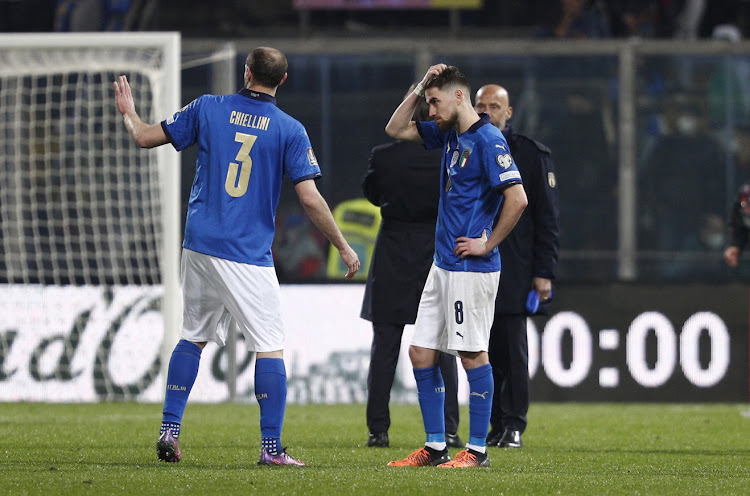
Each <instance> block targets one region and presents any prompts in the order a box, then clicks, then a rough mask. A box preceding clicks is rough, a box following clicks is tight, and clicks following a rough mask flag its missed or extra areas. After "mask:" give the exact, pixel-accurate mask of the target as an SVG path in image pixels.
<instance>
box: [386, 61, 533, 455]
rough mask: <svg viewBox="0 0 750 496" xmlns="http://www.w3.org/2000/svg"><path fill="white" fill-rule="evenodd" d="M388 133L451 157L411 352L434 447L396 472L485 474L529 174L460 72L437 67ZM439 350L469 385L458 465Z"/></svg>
mask: <svg viewBox="0 0 750 496" xmlns="http://www.w3.org/2000/svg"><path fill="white" fill-rule="evenodd" d="M419 98H425V100H426V101H427V103H428V104H429V106H430V118H431V119H432V121H429V122H413V121H412V120H411V116H412V114H413V112H414V108H415V107H416V104H417V100H418V99H419ZM385 130H386V132H387V133H388V135H389V136H391V137H392V138H396V139H401V140H408V141H415V142H418V143H424V146H425V148H427V149H428V150H431V149H434V148H440V149H442V150H443V159H442V174H441V179H440V187H441V190H440V204H439V207H438V219H437V224H436V227H435V255H434V259H433V265H432V268H431V269H430V273H429V275H428V276H427V282H426V283H425V287H424V290H423V292H422V297H421V299H420V303H419V310H418V312H417V320H416V322H415V324H414V325H415V328H414V334H413V337H412V342H411V346H410V347H409V357H410V358H411V362H412V366H413V367H414V377H415V379H416V382H417V391H418V396H419V406H420V409H421V411H422V420H423V422H424V428H425V433H426V437H427V439H426V442H425V446H424V447H423V448H420V449H418V450H416V451H414V452H413V453H411V454H410V455H409V456H408V457H406V458H405V459H403V460H396V461H392V462H390V463H389V464H388V466H391V467H404V466H425V465H439V466H440V467H445V468H460V467H487V466H489V462H490V461H489V458H488V457H487V452H486V451H487V450H486V446H485V443H486V438H487V431H488V429H489V420H490V411H491V407H492V395H493V390H494V383H493V379H492V367H491V366H490V364H489V359H488V355H487V350H488V348H489V339H490V327H491V325H492V320H493V316H494V309H495V296H496V294H497V288H498V282H499V278H500V255H499V252H498V249H497V246H498V245H499V244H500V242H501V241H502V240H503V239H505V237H506V236H507V235H508V233H510V231H511V230H512V229H513V226H515V224H516V222H517V221H518V219H519V218H520V216H521V213H522V212H523V210H524V209H525V208H526V204H527V199H526V193H525V192H524V189H523V184H522V182H521V174H520V173H519V172H518V168H517V167H516V164H515V162H514V161H513V157H512V156H511V154H510V149H509V147H508V143H507V142H506V141H505V138H504V137H503V134H502V133H501V132H500V130H499V129H497V128H496V127H495V126H493V125H492V124H491V123H490V120H489V117H488V116H487V115H483V117H481V118H480V116H479V115H478V114H477V113H476V111H475V110H474V107H473V106H472V103H471V89H470V86H469V82H468V81H467V80H466V77H465V76H464V75H463V74H461V72H459V70H458V68H456V67H453V66H447V65H445V64H438V65H434V66H432V67H430V68H429V70H428V71H427V73H426V74H425V76H424V78H422V81H421V82H420V83H419V84H418V85H417V87H416V88H415V89H414V91H413V92H412V93H410V94H408V95H407V96H406V98H405V99H404V101H403V102H401V104H400V105H399V106H398V108H396V110H395V111H394V113H393V115H392V116H391V119H390V121H389V122H388V124H387V125H386V128H385ZM501 208H502V210H500V215H499V218H498V221H497V223H496V224H495V223H494V220H495V216H496V214H497V213H498V210H499V209H501ZM493 224H494V226H493ZM438 351H445V352H449V353H454V354H458V356H459V357H460V359H461V364H462V365H463V367H464V370H465V371H466V376H467V378H468V380H469V441H468V443H467V444H466V449H464V450H462V451H459V452H458V453H457V454H456V456H455V458H454V459H452V460H451V458H450V455H449V454H448V449H447V447H446V443H445V422H444V419H443V415H444V414H443V404H444V401H445V386H444V383H443V378H442V376H441V375H440V369H439V368H438V367H437V358H438Z"/></svg>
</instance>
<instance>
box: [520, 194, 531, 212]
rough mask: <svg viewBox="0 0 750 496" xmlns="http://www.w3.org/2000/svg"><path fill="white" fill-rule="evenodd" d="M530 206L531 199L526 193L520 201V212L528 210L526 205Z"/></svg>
mask: <svg viewBox="0 0 750 496" xmlns="http://www.w3.org/2000/svg"><path fill="white" fill-rule="evenodd" d="M528 206H529V199H528V198H526V196H525V195H524V197H523V198H521V199H520V200H519V202H518V212H519V213H523V211H524V210H526V207H528Z"/></svg>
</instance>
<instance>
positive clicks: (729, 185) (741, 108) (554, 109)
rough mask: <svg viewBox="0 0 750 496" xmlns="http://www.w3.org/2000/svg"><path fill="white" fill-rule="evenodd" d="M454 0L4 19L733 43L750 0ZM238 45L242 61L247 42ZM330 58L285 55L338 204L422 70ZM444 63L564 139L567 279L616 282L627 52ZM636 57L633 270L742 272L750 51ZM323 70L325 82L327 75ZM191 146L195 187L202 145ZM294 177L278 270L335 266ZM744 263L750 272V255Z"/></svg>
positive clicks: (145, 27) (92, 11)
mask: <svg viewBox="0 0 750 496" xmlns="http://www.w3.org/2000/svg"><path fill="white" fill-rule="evenodd" d="M303 14H304V15H303ZM454 14H457V15H458V20H459V26H460V27H459V28H456V26H455V25H453V26H452V27H451V28H450V29H449V14H448V11H447V10H445V9H437V10H408V9H403V10H397V11H394V10H377V9H356V8H353V9H319V10H310V11H305V12H304V13H303V12H302V11H300V10H298V9H296V8H295V6H294V1H293V0H278V1H264V0H242V1H241V0H225V1H219V2H206V1H204V0H0V32H54V31H62V32H65V31H79V32H80V31H180V32H181V34H182V37H183V39H190V38H196V39H198V38H226V39H239V38H243V37H247V38H254V39H258V38H263V39H269V41H268V44H270V45H272V43H273V41H272V38H273V37H275V36H276V37H298V36H302V35H304V36H308V37H316V36H330V37H359V36H361V37H368V38H378V37H379V36H388V37H390V36H393V35H394V34H398V35H399V36H416V37H418V36H419V33H420V32H424V33H428V32H430V33H431V32H433V31H434V32H435V33H443V34H444V35H445V36H446V38H447V39H450V38H453V37H455V38H465V39H474V38H475V37H486V38H498V39H508V40H511V39H548V40H549V39H571V40H585V39H633V38H637V39H641V40H650V39H660V40H664V39H678V40H701V39H703V40H714V41H717V42H718V41H721V42H724V43H737V42H740V41H742V40H743V39H745V38H746V37H747V36H749V35H750V0H722V1H709V0H652V1H648V0H525V1H517V0H484V2H482V4H481V7H480V8H479V9H467V10H461V11H458V12H456V13H454ZM455 19H456V18H455V17H454V19H453V21H451V22H454V23H455ZM301 43H304V41H303V40H301ZM238 58H241V59H243V60H244V54H238ZM318 62H319V60H312V57H307V58H305V57H304V56H299V57H295V56H292V57H290V72H291V71H294V74H293V77H290V78H289V81H288V82H287V83H286V84H285V86H284V88H282V90H281V91H280V96H279V97H280V101H281V100H283V105H282V106H283V107H284V108H285V110H287V111H290V113H291V114H292V115H294V116H295V117H297V118H298V119H299V120H300V121H302V122H303V123H304V124H305V125H306V126H307V127H308V131H309V133H310V136H311V139H312V142H313V146H314V147H315V149H316V153H318V157H319V159H320V158H322V165H323V170H324V173H325V176H324V177H325V181H326V182H324V183H322V184H321V191H323V193H324V195H325V197H326V198H327V199H328V201H329V202H330V203H331V207H332V208H334V207H335V206H336V205H337V204H339V203H341V202H344V201H346V200H348V199H351V198H357V197H361V196H362V194H361V190H360V180H361V177H362V174H363V173H364V171H365V169H366V165H367V156H368V153H369V150H370V149H371V148H372V146H374V145H377V144H380V143H382V142H385V141H387V137H386V136H385V134H384V133H383V126H384V125H385V122H387V119H388V115H387V114H388V112H385V111H383V110H381V107H382V109H386V111H387V110H388V109H392V108H393V107H394V106H395V105H396V104H397V99H398V98H399V97H400V95H402V93H403V90H404V89H405V88H407V87H408V85H409V84H410V83H411V80H410V79H411V77H412V76H413V67H412V65H411V63H412V61H410V60H409V59H408V58H407V62H400V61H398V60H397V61H395V62H394V61H393V60H388V61H383V60H382V57H380V59H378V56H377V55H375V56H373V57H372V58H370V59H368V58H366V57H362V56H358V57H350V58H347V57H339V58H337V59H335V60H334V59H332V60H330V61H328V66H326V67H324V68H322V67H321V64H319V63H318ZM448 62H449V63H454V64H455V65H458V66H459V67H460V68H461V69H462V70H464V72H465V73H466V74H467V76H468V77H469V80H470V81H471V82H472V84H473V85H476V87H479V86H480V85H482V84H488V83H502V84H503V85H504V86H506V87H507V88H508V89H509V90H510V91H511V95H512V98H513V99H514V100H515V101H516V102H517V103H516V104H515V105H514V106H515V107H516V112H515V113H514V121H513V122H512V124H513V125H514V127H515V128H516V129H518V130H520V131H521V132H524V133H525V134H528V135H530V136H532V137H534V138H536V139H539V140H540V141H542V142H544V143H545V144H546V145H548V146H549V147H550V148H551V149H552V152H553V156H554V159H555V162H556V163H557V164H558V181H559V183H560V191H561V205H562V209H561V213H562V215H561V223H562V232H561V248H562V256H561V263H560V266H559V277H560V278H561V279H564V280H571V281H576V280H617V278H618V274H617V268H616V264H615V263H614V259H613V257H614V255H613V254H615V253H616V252H617V250H618V227H617V222H616V221H617V211H618V180H619V176H618V163H619V159H620V157H619V155H618V151H619V150H618V143H619V142H618V132H617V130H618V124H619V123H618V119H619V116H618V97H619V94H618V85H619V81H618V60H617V59H616V58H615V57H611V56H582V57H577V58H576V57H572V58H571V57H533V56H531V57H524V54H519V56H518V57H516V58H513V57H498V58H497V59H494V60H481V61H480V60H477V58H476V57H475V58H472V57H470V56H456V57H453V59H452V60H449V61H448ZM239 64H241V61H240V60H238V65H239ZM488 67H495V68H496V70H495V72H492V71H489V70H488ZM324 70H326V71H329V73H327V75H326V77H322V76H321V74H322V71H324ZM637 72H638V81H637V87H636V105H637V111H636V120H637V124H636V126H637V138H636V140H637V163H638V171H637V173H638V174H637V176H638V177H637V188H638V207H637V208H638V214H637V215H638V219H637V234H638V251H639V254H640V255H642V256H641V257H640V259H639V275H638V277H639V279H643V280H647V279H649V278H654V279H659V280H664V279H667V280H685V279H697V278H702V279H705V278H719V279H722V278H724V279H725V278H727V277H734V276H736V275H737V271H735V272H731V271H729V270H728V269H727V267H725V266H724V265H723V264H722V262H721V250H722V248H723V246H724V244H725V242H726V233H725V219H726V213H727V210H728V206H729V204H730V202H731V200H732V196H733V194H734V192H735V191H736V190H737V187H738V186H739V185H740V184H742V183H743V182H744V181H747V180H750V54H740V55H732V56H731V57H730V56H727V57H720V56H695V57H693V56H689V57H688V56H666V55H662V54H656V55H653V56H644V57H642V58H641V59H640V60H639V61H638V68H637ZM323 80H325V81H327V84H328V85H329V87H328V88H321V87H319V86H318V85H321V86H322V85H323V83H322V82H321V81H323ZM530 80H532V81H533V84H529V81H530ZM237 84H238V85H239V84H241V81H238V82H237ZM324 89H325V90H328V91H330V92H331V94H332V95H333V96H334V98H333V102H334V104H337V105H335V106H334V108H332V109H331V111H330V113H331V116H330V121H331V122H330V123H326V122H320V121H321V120H322V119H321V118H320V117H319V115H318V114H319V113H320V112H319V108H320V105H321V104H322V103H323V102H322V100H323V98H322V97H318V96H316V97H313V98H311V96H310V91H312V92H313V93H314V94H315V95H317V94H318V93H317V92H321V91H323V90H324ZM208 90H209V89H208V88H207V87H206V85H205V78H204V77H202V76H199V75H196V73H195V70H193V69H191V70H187V71H183V95H182V96H183V101H185V102H187V101H189V100H190V99H192V98H195V97H197V96H199V95H200V94H202V93H205V92H208ZM342 101H343V102H345V103H344V104H342V103H341V102H342ZM337 106H341V108H335V107H337ZM352 109H354V115H352ZM365 109H366V110H368V111H367V112H365V111H364V110H365ZM358 110H362V112H358ZM384 112H385V113H384ZM381 114H382V115H381ZM355 131H356V134H352V133H355ZM332 133H333V134H334V135H335V139H333V141H334V142H335V145H331V146H330V147H329V148H326V146H325V142H326V140H328V141H331V138H330V136H329V137H328V138H326V136H327V135H330V134H332ZM321 142H322V143H324V144H323V145H320V143H321ZM182 155H183V159H182V160H183V165H184V173H183V183H185V184H186V187H185V188H183V189H184V190H185V191H187V190H189V186H190V183H191V180H192V171H193V170H192V169H191V167H190V164H189V162H190V161H193V162H194V156H190V154H189V153H183V154H182ZM287 193H288V194H286V195H282V202H281V205H280V208H279V213H278V217H277V224H278V232H277V239H276V243H275V245H274V254H275V256H276V259H277V270H278V272H279V279H280V280H281V281H282V282H305V281H320V280H325V279H326V278H327V277H328V274H327V259H328V245H327V242H326V240H325V239H324V238H322V237H321V236H320V235H319V234H317V231H316V230H315V229H314V228H313V227H312V226H311V225H310V223H309V221H308V220H307V218H306V216H304V214H303V213H302V211H301V210H300V208H299V205H298V204H297V203H296V202H295V201H294V199H293V195H292V194H291V193H289V192H287ZM184 194H186V193H184ZM745 265H747V264H745ZM742 271H744V275H750V270H748V269H747V268H745V269H741V272H742Z"/></svg>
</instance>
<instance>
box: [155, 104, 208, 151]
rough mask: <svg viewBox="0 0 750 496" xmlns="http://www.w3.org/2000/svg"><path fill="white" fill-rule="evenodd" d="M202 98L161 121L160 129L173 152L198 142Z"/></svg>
mask: <svg viewBox="0 0 750 496" xmlns="http://www.w3.org/2000/svg"><path fill="white" fill-rule="evenodd" d="M203 99H204V97H199V98H196V99H195V100H193V101H192V102H190V103H189V104H187V105H185V106H184V107H182V109H181V110H179V111H177V112H175V113H174V114H173V115H172V116H171V117H170V118H168V119H166V120H164V121H162V123H161V127H162V129H164V132H165V133H166V135H167V138H168V139H169V142H170V143H172V146H174V148H175V150H177V151H180V150H184V149H185V148H187V147H189V146H191V145H193V144H194V143H195V142H196V141H197V140H198V129H199V120H200V119H199V114H200V107H201V103H202V101H203Z"/></svg>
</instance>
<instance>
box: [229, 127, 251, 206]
mask: <svg viewBox="0 0 750 496" xmlns="http://www.w3.org/2000/svg"><path fill="white" fill-rule="evenodd" d="M256 139H258V137H257V136H255V135H253V134H245V133H235V135H234V141H236V142H238V143H242V146H241V147H240V151H238V152H237V157H235V160H237V161H238V162H239V164H236V163H234V162H229V170H228V171H227V180H226V182H225V183H224V189H225V190H227V193H229V196H233V197H235V198H237V197H240V196H242V195H244V194H245V193H247V185H248V183H249V182H250V171H251V170H252V169H253V159H252V158H250V150H252V148H253V145H254V144H255V140H256ZM238 170H239V176H240V177H239V180H238V179H237V171H238Z"/></svg>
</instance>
